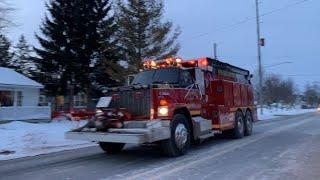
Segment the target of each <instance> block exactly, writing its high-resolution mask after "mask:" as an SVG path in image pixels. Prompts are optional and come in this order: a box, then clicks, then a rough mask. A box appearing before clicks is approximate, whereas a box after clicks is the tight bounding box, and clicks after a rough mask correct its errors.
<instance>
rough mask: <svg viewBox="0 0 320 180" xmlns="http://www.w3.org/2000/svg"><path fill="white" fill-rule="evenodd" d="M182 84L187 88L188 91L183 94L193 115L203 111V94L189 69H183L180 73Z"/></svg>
mask: <svg viewBox="0 0 320 180" xmlns="http://www.w3.org/2000/svg"><path fill="white" fill-rule="evenodd" d="M180 83H181V86H182V87H184V88H185V91H186V93H184V95H183V96H185V97H184V99H185V101H186V104H187V106H188V109H189V110H190V113H191V115H193V116H196V115H200V113H201V111H200V110H201V95H200V92H199V89H198V87H197V86H196V84H195V82H194V79H193V78H192V76H191V74H190V72H189V71H186V70H183V71H181V73H180Z"/></svg>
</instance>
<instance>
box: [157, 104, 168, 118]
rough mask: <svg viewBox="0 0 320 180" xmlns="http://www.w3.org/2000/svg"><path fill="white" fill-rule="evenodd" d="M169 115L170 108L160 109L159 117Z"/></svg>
mask: <svg viewBox="0 0 320 180" xmlns="http://www.w3.org/2000/svg"><path fill="white" fill-rule="evenodd" d="M168 114H169V109H168V106H160V107H158V116H162V117H166V116H168Z"/></svg>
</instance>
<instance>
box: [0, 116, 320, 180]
mask: <svg viewBox="0 0 320 180" xmlns="http://www.w3.org/2000/svg"><path fill="white" fill-rule="evenodd" d="M124 178H125V179H192V180H193V179H228V180H229V179H244V180H250V179H259V180H263V179H266V180H269V179H281V180H283V179H288V180H289V179H290V180H294V179H303V180H313V179H315V180H318V179H320V113H313V114H305V115H300V116H295V117H282V118H279V119H277V120H272V121H268V122H260V123H257V124H256V125H255V127H254V133H253V135H252V136H251V137H246V138H243V139H240V140H232V139H228V138H223V137H218V138H212V139H210V140H208V141H206V142H204V143H203V144H201V145H198V146H193V147H192V148H191V150H190V151H189V153H188V154H187V155H185V156H183V157H179V158H166V157H164V156H163V155H162V154H161V152H160V151H159V150H158V148H157V147H151V146H149V147H132V146H131V147H127V148H126V149H125V150H124V151H123V152H122V153H121V154H119V155H114V156H109V155H106V154H104V153H103V152H102V151H101V150H100V149H99V148H98V147H90V148H84V149H78V150H72V151H64V152H59V153H53V154H48V155H41V156H37V157H30V158H23V159H16V160H10V161H0V179H5V180H9V179H23V180H27V179H32V180H37V179H45V180H50V179H59V180H63V179H90V180H94V179H124Z"/></svg>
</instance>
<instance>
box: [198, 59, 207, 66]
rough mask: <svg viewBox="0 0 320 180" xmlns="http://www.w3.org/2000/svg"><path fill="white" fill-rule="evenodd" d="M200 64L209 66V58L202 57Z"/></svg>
mask: <svg viewBox="0 0 320 180" xmlns="http://www.w3.org/2000/svg"><path fill="white" fill-rule="evenodd" d="M199 63H200V66H208V60H207V59H202V60H200V62H199Z"/></svg>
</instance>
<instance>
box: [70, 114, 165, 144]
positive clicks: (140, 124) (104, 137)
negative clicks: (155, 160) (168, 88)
mask: <svg viewBox="0 0 320 180" xmlns="http://www.w3.org/2000/svg"><path fill="white" fill-rule="evenodd" d="M65 138H66V139H71V140H83V141H92V142H111V143H128V144H144V143H153V142H157V141H161V140H165V139H168V138H170V121H161V120H153V121H130V122H126V123H125V127H124V128H123V129H115V128H112V129H109V130H108V132H96V131H90V130H88V131H82V132H71V131H70V132H67V133H65Z"/></svg>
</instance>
